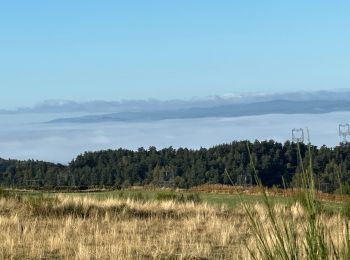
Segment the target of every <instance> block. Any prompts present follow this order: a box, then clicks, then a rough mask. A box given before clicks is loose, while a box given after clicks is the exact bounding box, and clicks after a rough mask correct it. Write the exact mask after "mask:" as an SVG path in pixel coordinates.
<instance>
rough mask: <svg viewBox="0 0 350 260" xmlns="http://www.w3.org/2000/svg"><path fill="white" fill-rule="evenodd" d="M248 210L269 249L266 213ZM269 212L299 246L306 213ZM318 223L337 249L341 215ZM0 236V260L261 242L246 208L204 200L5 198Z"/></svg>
mask: <svg viewBox="0 0 350 260" xmlns="http://www.w3.org/2000/svg"><path fill="white" fill-rule="evenodd" d="M250 212H251V213H252V216H253V217H254V218H255V219H256V220H257V222H256V223H260V224H261V228H262V229H263V230H265V231H266V239H267V240H268V243H269V244H270V245H273V243H274V240H275V239H276V238H275V237H274V233H273V232H272V233H271V229H272V226H271V225H272V223H271V221H270V219H269V217H268V211H267V209H266V208H265V207H264V206H263V205H260V204H256V205H254V206H253V207H252V208H251V211H250ZM274 212H275V214H276V215H277V216H278V218H277V219H278V220H279V221H278V222H280V223H277V224H278V225H281V227H283V223H284V224H285V223H287V224H291V225H293V230H295V236H296V237H295V238H296V245H297V246H301V243H303V241H304V239H305V234H304V228H303V225H304V224H303V223H304V222H305V221H304V215H305V213H304V210H303V208H302V207H301V206H300V204H298V203H297V204H294V205H292V206H286V205H276V206H274ZM319 220H320V221H321V222H322V223H324V224H325V225H326V226H327V227H328V228H329V230H331V236H332V238H333V243H335V244H336V245H335V246H337V247H341V246H342V245H343V243H342V237H343V236H342V234H343V233H344V232H345V223H346V221H345V220H344V219H343V217H341V216H340V215H337V214H333V215H322V216H320V217H319ZM0 230H1V232H0V258H1V259H252V257H251V256H252V255H254V256H256V257H257V259H259V258H261V257H260V256H259V253H258V246H257V241H258V237H257V236H256V235H254V234H252V223H251V222H250V221H249V218H248V215H247V212H246V210H245V209H244V208H243V206H239V207H237V208H234V209H227V208H224V207H215V206H209V205H208V204H206V203H203V202H201V203H195V202H184V203H180V202H175V201H142V200H141V201H137V200H130V199H126V198H125V199H122V198H119V199H118V198H113V199H103V200H98V199H95V198H91V197H74V196H69V195H57V196H55V197H38V198H33V197H26V198H25V197H14V196H4V197H2V198H1V199H0ZM269 234H271V235H269ZM248 249H249V250H251V252H249V250H248ZM329 254H330V255H331V254H332V253H329Z"/></svg>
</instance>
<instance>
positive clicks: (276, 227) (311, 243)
mask: <svg viewBox="0 0 350 260" xmlns="http://www.w3.org/2000/svg"><path fill="white" fill-rule="evenodd" d="M297 150H298V161H299V163H300V169H301V176H302V178H301V180H302V187H301V198H302V199H301V201H297V200H296V201H295V204H294V205H298V206H299V208H298V207H297V208H298V210H297V214H296V215H297V216H295V212H293V209H292V208H291V207H289V208H286V209H285V216H283V215H282V216H281V214H280V213H279V212H277V210H276V207H275V205H274V204H273V203H272V201H271V199H270V198H269V197H268V194H267V191H266V189H265V188H264V187H263V185H262V183H261V180H260V179H259V177H258V172H257V170H256V168H255V164H254V160H253V156H252V153H251V151H250V147H249V143H247V151H248V154H249V158H250V166H251V168H252V169H253V172H254V177H255V181H256V184H257V186H259V187H260V188H261V193H262V196H263V206H264V210H265V214H266V217H265V218H263V219H261V217H260V218H259V217H257V215H256V212H255V210H254V209H253V208H252V207H251V205H248V204H247V203H246V202H244V201H243V199H241V202H242V204H243V206H244V209H245V212H246V214H247V216H248V219H249V226H250V230H251V232H252V234H253V236H254V237H255V242H256V244H257V248H258V252H259V256H257V255H256V252H253V251H252V250H251V249H250V248H249V245H247V249H248V250H249V252H250V254H251V257H252V258H253V259H260V258H261V259H271V260H272V259H310V260H314V259H350V235H349V233H350V232H349V225H348V219H342V220H341V221H342V223H341V224H342V225H343V226H344V227H345V231H344V232H343V234H340V241H342V242H341V243H337V244H336V243H335V241H334V240H333V238H332V236H331V235H330V230H328V228H327V225H326V224H325V223H324V221H323V222H322V221H321V217H322V209H321V207H320V206H319V205H320V203H319V202H318V201H317V196H316V195H317V194H316V189H315V181H314V174H313V166H312V165H313V163H312V154H311V145H310V142H309V144H308V150H307V151H308V159H309V160H308V167H304V165H303V158H302V156H301V152H300V145H299V143H297ZM296 219H299V221H298V220H296ZM300 219H302V221H300Z"/></svg>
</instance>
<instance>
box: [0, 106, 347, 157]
mask: <svg viewBox="0 0 350 260" xmlns="http://www.w3.org/2000/svg"><path fill="white" fill-rule="evenodd" d="M63 116H64V115H63ZM69 116H72V115H69ZM74 116H79V115H77V114H75V115H74ZM57 117H62V114H60V115H59V116H58V115H48V114H45V115H40V114H35V115H32V114H26V115H24V114H22V115H0V122H1V123H0V157H1V158H6V159H7V158H12V159H21V160H22V159H38V160H45V161H51V162H60V163H65V164H66V163H68V162H70V161H71V160H72V159H73V158H74V157H76V156H77V155H78V154H80V153H82V152H84V151H96V150H103V149H117V148H120V147H122V148H128V149H137V148H139V147H145V148H147V147H149V146H156V147H157V148H163V147H169V146H173V147H174V148H177V147H188V148H200V147H210V146H213V145H216V144H221V143H228V142H232V141H234V140H247V139H248V140H251V141H254V140H256V139H257V140H269V139H274V140H276V141H280V142H284V141H286V140H288V139H291V131H292V129H293V128H300V127H303V128H304V127H308V128H309V131H310V136H311V142H312V143H313V144H315V145H323V144H325V145H327V146H335V145H337V144H338V143H339V141H340V138H339V136H338V124H339V123H343V122H347V121H348V118H350V112H336V113H329V114H317V115H315V114H306V115H280V114H274V115H262V116H247V117H237V118H202V119H180V120H163V121H155V122H132V123H125V122H115V123H98V124H48V123H43V122H47V121H49V120H52V119H55V118H57ZM349 121H350V120H349Z"/></svg>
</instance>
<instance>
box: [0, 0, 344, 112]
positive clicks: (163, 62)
mask: <svg viewBox="0 0 350 260" xmlns="http://www.w3.org/2000/svg"><path fill="white" fill-rule="evenodd" d="M349 14H350V1H341V0H339V1H338V0H337V1H329V0H327V1H322V0H314V1H313V0H308V1H301V0H293V1H261V0H256V1H234V0H230V1H223V0H221V1H220V0H218V1H213V0H210V1H205V0H198V1H196V0H176V1H164V0H161V1H152V0H147V1H146V0H143V1H132V0H130V1H117V0H114V1H104V0H101V1H96V0H94V1H89V0H74V1H73V0H59V1H47V0H45V1H44V0H42V1H36V0H31V1H24V0H22V1H2V2H1V3H0V87H1V99H0V100H1V105H0V107H1V108H6V107H16V106H26V105H31V104H34V103H36V102H38V101H41V100H45V99H72V100H81V101H83V100H94V99H105V100H119V99H123V98H126V99H133V98H135V99H143V98H149V97H153V98H159V99H171V98H184V97H191V96H206V95H213V94H225V93H231V92H260V91H270V92H273V91H291V90H318V89H333V88H336V89H342V88H348V87H349V82H350V49H349V48H350V15H349Z"/></svg>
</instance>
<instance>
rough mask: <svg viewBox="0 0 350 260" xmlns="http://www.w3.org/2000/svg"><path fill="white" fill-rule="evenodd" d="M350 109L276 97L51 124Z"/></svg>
mask: <svg viewBox="0 0 350 260" xmlns="http://www.w3.org/2000/svg"><path fill="white" fill-rule="evenodd" d="M336 111H350V101H347V100H345V101H344V100H335V101H333V100H331V101H329V100H308V101H289V100H273V101H266V102H255V103H243V104H230V105H223V106H216V107H192V108H186V109H178V110H166V111H145V112H121V113H109V114H103V115H88V116H83V117H71V118H59V119H55V120H52V121H50V122H49V123H100V122H130V121H131V122H132V121H156V120H166V119H191V118H205V117H240V116H255V115H265V114H320V113H330V112H336Z"/></svg>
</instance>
